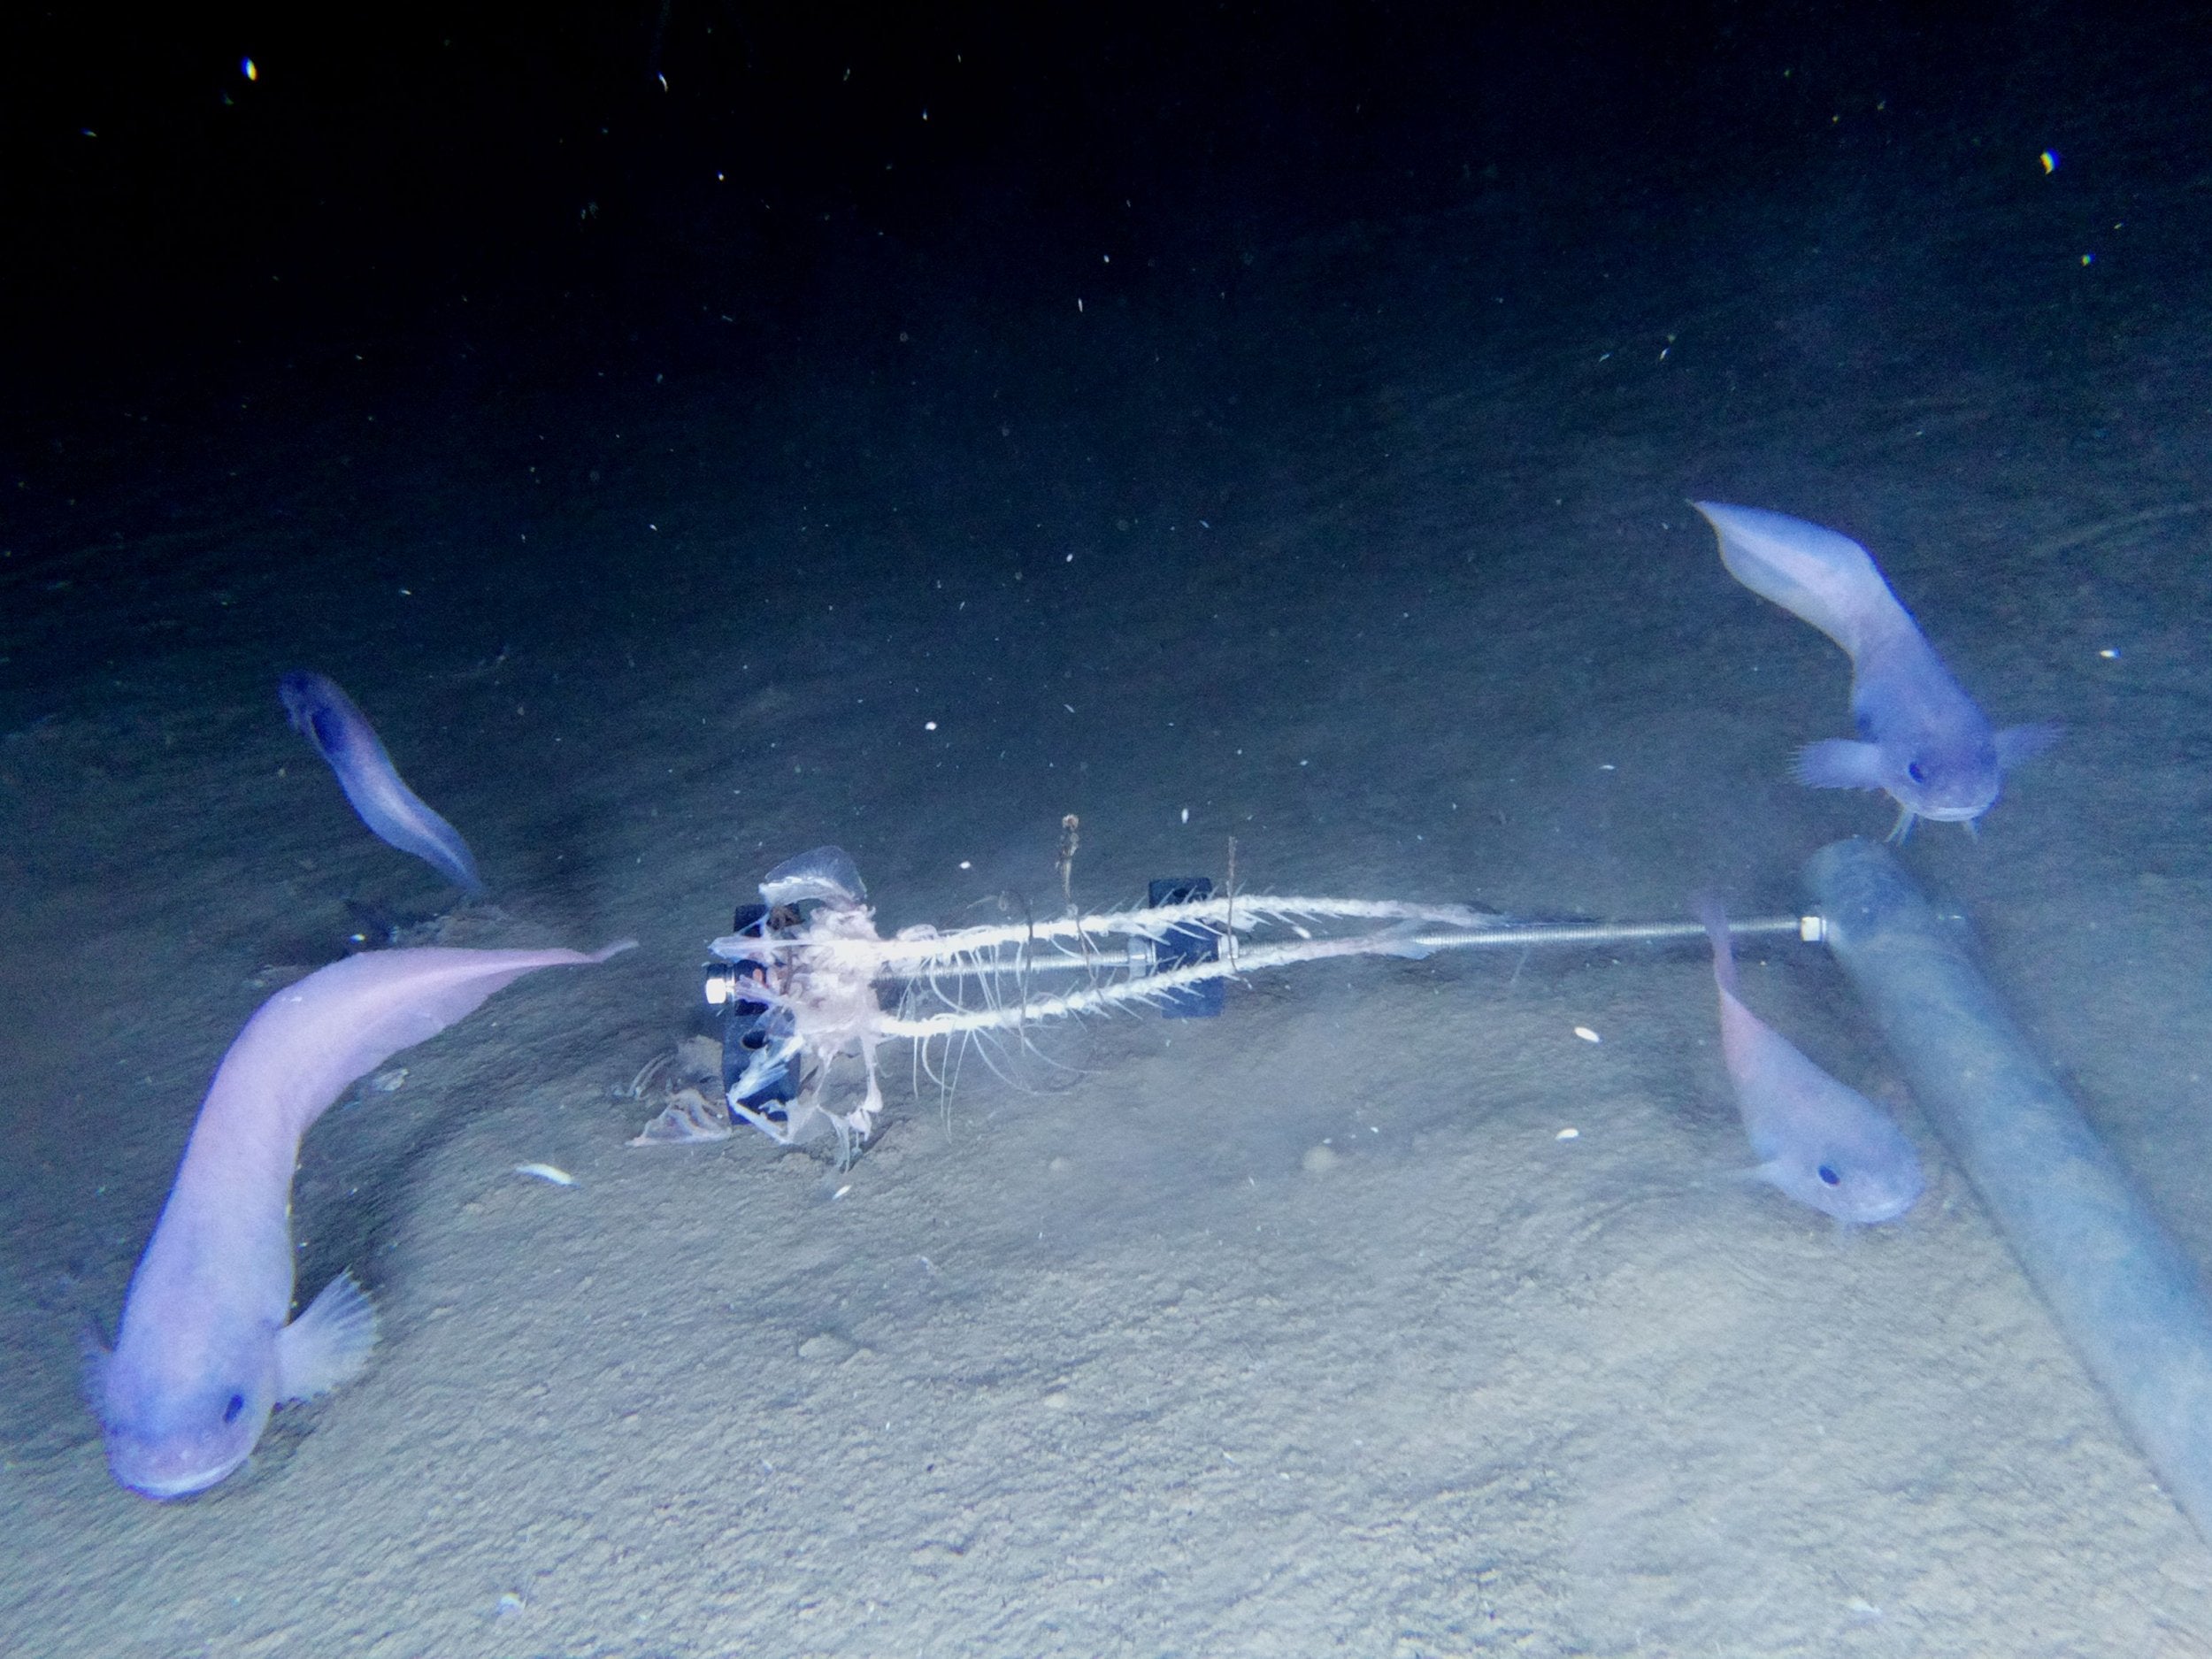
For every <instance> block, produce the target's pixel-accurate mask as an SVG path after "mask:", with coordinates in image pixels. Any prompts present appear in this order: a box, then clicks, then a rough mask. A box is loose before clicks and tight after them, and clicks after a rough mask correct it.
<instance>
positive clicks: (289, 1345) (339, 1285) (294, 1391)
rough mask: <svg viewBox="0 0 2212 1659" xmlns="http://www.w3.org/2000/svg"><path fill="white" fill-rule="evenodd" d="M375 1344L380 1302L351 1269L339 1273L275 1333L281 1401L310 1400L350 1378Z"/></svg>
mask: <svg viewBox="0 0 2212 1659" xmlns="http://www.w3.org/2000/svg"><path fill="white" fill-rule="evenodd" d="M375 1346H376V1305H375V1304H374V1303H373V1302H371V1301H370V1300H369V1293H368V1292H367V1291H365V1290H364V1289H362V1288H361V1286H359V1285H358V1284H357V1283H356V1282H355V1280H354V1277H353V1275H352V1274H351V1273H341V1274H339V1275H338V1277H337V1278H335V1279H332V1280H331V1281H330V1283H328V1284H327V1285H325V1286H323V1288H322V1294H320V1295H319V1296H317V1297H316V1298H315V1300H314V1301H312V1302H309V1303H308V1304H307V1310H306V1311H305V1312H304V1313H303V1314H301V1315H300V1317H298V1318H296V1319H295V1320H293V1321H292V1323H291V1324H289V1325H286V1326H285V1327H284V1329H282V1330H281V1331H280V1332H278V1333H277V1340H276V1355H277V1401H278V1402H279V1403H280V1404H281V1403H283V1402H286V1401H289V1400H312V1399H313V1398H314V1397H315V1396H316V1395H317V1394H327V1393H328V1392H329V1391H330V1390H331V1389H333V1388H335V1387H336V1386H338V1385H339V1384H340V1383H343V1382H350V1381H352V1380H353V1379H354V1378H356V1377H357V1376H359V1375H360V1374H361V1368H362V1367H363V1366H364V1365H365V1364H367V1363H369V1350H370V1349H371V1348H374V1347H375Z"/></svg>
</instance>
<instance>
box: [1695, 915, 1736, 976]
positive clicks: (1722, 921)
mask: <svg viewBox="0 0 2212 1659" xmlns="http://www.w3.org/2000/svg"><path fill="white" fill-rule="evenodd" d="M1690 909H1691V910H1693V911H1694V912H1695V914H1696V916H1697V919H1698V920H1699V921H1701V922H1702V923H1704V924H1705V937H1706V938H1708V939H1709V940H1710V941H1712V944H1713V983H1714V984H1716V985H1717V986H1719V987H1720V988H1721V989H1722V990H1724V991H1725V992H1727V993H1728V995H1731V996H1733V995H1736V948H1735V945H1734V943H1733V942H1732V941H1731V940H1730V938H1729V936H1728V915H1727V912H1726V911H1724V910H1722V909H1721V907H1720V901H1719V900H1718V899H1717V898H1715V897H1714V896H1713V895H1711V894H1709V893H1700V894H1698V895H1695V896H1694V898H1692V899H1691V901H1690Z"/></svg>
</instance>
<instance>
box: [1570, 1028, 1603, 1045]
mask: <svg viewBox="0 0 2212 1659" xmlns="http://www.w3.org/2000/svg"><path fill="white" fill-rule="evenodd" d="M1575 1035H1576V1036H1578V1037H1579V1038H1581V1039H1582V1041H1585V1042H1603V1041H1605V1039H1604V1038H1602V1037H1601V1036H1599V1035H1598V1034H1597V1033H1595V1032H1594V1031H1592V1030H1591V1029H1590V1028H1589V1027H1588V1026H1587V1025H1577V1026H1576V1027H1575Z"/></svg>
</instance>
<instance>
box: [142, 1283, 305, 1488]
mask: <svg viewBox="0 0 2212 1659" xmlns="http://www.w3.org/2000/svg"><path fill="white" fill-rule="evenodd" d="M131 1334H132V1333H130V1332H129V1331H128V1330H126V1333H125V1339H124V1340H123V1342H122V1343H120V1344H119V1345H118V1348H117V1350H116V1352H115V1353H114V1354H113V1355H112V1356H110V1357H109V1359H108V1360H107V1362H106V1363H105V1364H104V1366H103V1367H102V1375H101V1378H100V1394H101V1399H100V1420H101V1425H102V1430H103V1439H104V1441H105V1443H106V1447H107V1458H108V1468H109V1470H110V1471H112V1472H113V1474H114V1476H115V1479H116V1480H117V1481H118V1482H119V1483H120V1484H121V1485H123V1486H128V1487H129V1488H130V1489H131V1490H132V1491H134V1492H139V1493H143V1494H145V1495H146V1496H147V1497H150V1498H182V1497H188V1496H189V1495H191V1494H193V1493H196V1492H204V1491H206V1490H207V1489H208V1488H209V1487H210V1486H214V1485H215V1484H216V1483H217V1482H219V1481H220V1480H222V1479H225V1478H226V1477H227V1476H228V1475H229V1474H231V1473H232V1472H233V1471H235V1470H236V1469H237V1468H238V1466H239V1465H240V1464H241V1463H244V1462H245V1461H246V1459H247V1457H248V1456H249V1455H250V1454H251V1453H252V1451H253V1448H254V1446H255V1444H256V1443H257V1441H258V1440H260V1439H261V1432H262V1430H263V1429H265V1428H266V1427H267V1426H268V1423H269V1414H270V1413H271V1412H272V1411H273V1410H274V1409H276V1396H277V1363H276V1341H275V1333H273V1332H271V1331H269V1330H267V1329H265V1328H262V1327H258V1326H256V1327H253V1328H250V1329H248V1330H244V1331H241V1332H239V1333H236V1334H235V1335H234V1336H232V1337H230V1338H229V1339H227V1340H223V1339H219V1340H214V1341H211V1342H207V1343H204V1344H196V1345H195V1346H194V1348H193V1349H192V1350H190V1351H188V1352H187V1353H185V1354H181V1355H180V1354H177V1353H175V1352H170V1353H166V1354H157V1353H151V1352H147V1351H144V1349H145V1348H146V1347H147V1346H148V1345H143V1344H136V1345H134V1344H133V1343H132V1342H131V1340H130V1337H131Z"/></svg>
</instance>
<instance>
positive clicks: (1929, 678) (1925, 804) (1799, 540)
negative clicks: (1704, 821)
mask: <svg viewBox="0 0 2212 1659" xmlns="http://www.w3.org/2000/svg"><path fill="white" fill-rule="evenodd" d="M1690 504H1691V505H1692V506H1694V507H1695V508H1696V509H1697V510H1698V511H1700V512H1701V513H1703V514H1704V515H1705V518H1706V522H1707V523H1709V524H1710V525H1711V526H1713V531H1714V534H1716V535H1717V536H1718V537H1719V538H1720V557H1721V563H1722V564H1724V565H1726V566H1727V567H1728V572H1729V574H1730V575H1732V576H1733V577H1734V578H1735V579H1736V580H1738V581H1740V582H1741V583H1742V584H1743V585H1744V586H1745V587H1747V588H1750V589H1751V591H1752V592H1753V593H1755V594H1758V595H1761V596H1763V597H1764V598H1767V599H1771V600H1772V601H1773V602H1774V603H1776V604H1778V605H1780V606H1781V607H1782V608H1783V609H1784V610H1785V611H1793V612H1794V613H1795V614H1796V615H1798V616H1800V617H1802V618H1804V619H1805V620H1806V621H1808V622H1809V623H1811V624H1812V625H1813V626H1815V627H1816V628H1818V629H1819V630H1820V631H1821V632H1822V633H1823V634H1826V635H1827V636H1828V637H1829V638H1830V639H1832V640H1833V641H1835V642H1836V643H1837V644H1838V645H1840V646H1841V647H1843V649H1845V650H1846V651H1847V652H1848V653H1850V657H1851V714H1852V718H1853V719H1854V720H1855V722H1856V724H1857V726H1858V730H1859V738H1858V741H1851V740H1849V739H1846V738H1832V739H1829V740H1827V741H1823V742H1817V743H1812V744H1809V745H1807V746H1806V747H1805V748H1804V749H1801V750H1800V751H1799V753H1798V757H1797V764H1796V772H1797V777H1798V780H1799V781H1801V782H1802V783H1806V784H1809V785H1811V786H1812V787H1815V788H1817V789H1883V790H1886V791H1887V792H1888V793H1889V795H1890V796H1891V797H1892V798H1893V800H1895V801H1896V803H1897V807H1898V816H1897V824H1896V827H1895V828H1894V829H1893V830H1892V831H1891V832H1890V835H1891V839H1892V840H1901V839H1903V837H1904V835H1905V833H1906V832H1907V831H1908V830H1909V829H1910V828H1911V827H1912V821H1913V819H1914V818H1936V819H1939V820H1941V821H1943V822H1947V823H1955V824H1966V825H1968V826H1971V825H1972V823H1973V821H1974V819H1976V818H1979V817H1980V816H1981V815H1982V814H1983V813H1985V812H1986V811H1988V810H1989V809H1990V808H1991V806H1993V804H1995V803H1996V800H1997V791H1998V789H1999V787H2000V786H2001V782H2002V780H2003V775H2004V773H2005V772H2007V771H2008V770H2009V769H2010V768H2012V767H2014V766H2016V765H2017V764H2020V762H2022V761H2024V760H2025V759H2027V758H2028V757H2030V756H2031V755H2033V754H2035V753H2036V752H2037V751H2039V750H2040V749H2045V748H2047V747H2048V746H2049V744H2050V743H2051V741H2053V740H2054V739H2055V737H2057V735H2058V728H2057V727H2056V726H2047V725H2046V726H2010V727H2008V728H2007V729H2005V730H2004V731H2001V732H1997V731H1993V730H1991V728H1990V724H1989V721H1988V719H1987V718H1986V717H1985V716H1984V715H1983V713H1982V711H1981V710H1980V709H1979V708H1978V707H1977V706H1976V705H1975V703H1974V700H1973V699H1972V698H1971V697H1970V696H1968V695H1966V693H1965V692H1964V691H1963V690H1962V688H1961V687H1960V686H1959V683H1958V681H1957V680H1954V679H1953V678H1952V677H1951V673H1950V671H1949V670H1948V669H1947V668H1945V667H1944V665H1943V663H1942V660H1941V659H1940V658H1939V657H1937V656H1936V654H1935V649H1934V648H1933V647H1932V646H1931V645H1930V644H1929V643H1928V641H1927V640H1926V638H1925V637H1924V636H1923V634H1921V632H1920V629H1919V627H1918V626H1917V625H1916V624H1915V622H1914V621H1913V619H1912V617H1911V614H1910V613H1909V612H1908V611H1906V609H1905V607H1904V606H1902V605H1901V604H1900V603H1897V596H1896V595H1894V594H1893V593H1892V592H1891V591H1890V588H1889V584H1888V583H1887V582H1886V581H1885V580H1882V572H1880V571H1879V570H1878V569H1876V568H1875V565H1874V561H1873V559H1872V558H1870V557H1868V554H1867V551H1866V549H1864V548H1863V547H1861V546H1860V545H1859V544H1858V543H1857V542H1856V541H1852V540H1851V539H1850V538H1849V537H1848V536H1843V535H1839V534H1837V533H1836V532H1835V531H1833V530H1824V529H1823V528H1822V527H1821V526H1818V525H1816V524H1808V523H1807V522H1806V521H1805V520H1804V519H1802V518H1790V517H1788V516H1787V515H1786V514H1783V513H1778V512H1768V511H1764V510H1763V509H1762V508H1758V507H1731V506H1728V505H1726V504H1725V503H1721V502H1715V501H1699V502H1692V503H1690Z"/></svg>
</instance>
